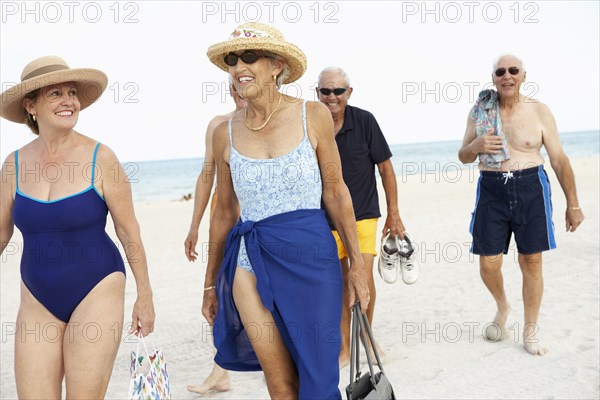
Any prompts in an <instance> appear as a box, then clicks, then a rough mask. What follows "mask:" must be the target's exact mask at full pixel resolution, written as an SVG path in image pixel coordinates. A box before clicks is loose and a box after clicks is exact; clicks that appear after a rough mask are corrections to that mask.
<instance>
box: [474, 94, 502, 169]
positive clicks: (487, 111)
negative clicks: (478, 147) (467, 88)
mask: <svg viewBox="0 0 600 400" xmlns="http://www.w3.org/2000/svg"><path fill="white" fill-rule="evenodd" d="M471 118H472V119H473V120H474V121H475V135H476V137H479V136H483V135H487V133H488V131H489V130H490V129H494V134H495V135H496V136H500V137H501V138H502V149H501V150H500V153H498V154H487V153H479V161H481V162H482V163H483V164H484V165H485V166H486V167H488V168H500V164H501V163H502V161H506V160H510V152H509V151H508V144H507V143H506V136H504V131H503V130H502V120H501V119H500V101H499V99H498V92H496V91H495V90H492V89H486V90H482V91H481V92H479V96H478V97H477V101H476V102H475V105H473V108H472V109H471Z"/></svg>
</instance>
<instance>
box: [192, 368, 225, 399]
mask: <svg viewBox="0 0 600 400" xmlns="http://www.w3.org/2000/svg"><path fill="white" fill-rule="evenodd" d="M187 390H188V392H192V393H198V394H206V393H208V392H210V391H216V392H227V391H229V390H231V382H230V380H229V372H228V371H227V370H225V369H223V368H221V367H219V366H218V365H217V364H215V366H214V367H213V370H212V372H211V373H210V375H209V376H208V377H207V378H206V379H205V380H204V382H202V383H201V384H200V386H191V385H189V386H188V387H187Z"/></svg>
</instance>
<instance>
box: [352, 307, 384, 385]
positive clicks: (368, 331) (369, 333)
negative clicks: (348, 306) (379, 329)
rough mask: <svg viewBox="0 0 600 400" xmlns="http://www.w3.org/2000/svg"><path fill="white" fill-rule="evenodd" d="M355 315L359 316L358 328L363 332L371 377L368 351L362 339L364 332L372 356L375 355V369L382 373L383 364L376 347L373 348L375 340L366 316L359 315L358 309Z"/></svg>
mask: <svg viewBox="0 0 600 400" xmlns="http://www.w3.org/2000/svg"><path fill="white" fill-rule="evenodd" d="M356 313H357V315H358V316H359V320H360V321H361V323H360V325H359V326H360V329H361V331H362V332H363V341H364V343H365V351H366V354H367V360H368V362H369V367H370V370H371V375H372V374H373V369H372V364H371V357H370V356H369V351H368V350H367V347H366V346H367V341H366V338H365V337H364V336H365V335H364V333H365V332H366V336H367V337H368V338H369V342H370V343H371V348H372V349H373V354H375V360H376V361H377V367H379V370H380V371H381V372H383V364H382V363H381V358H380V357H379V353H378V352H377V346H375V338H374V337H373V331H372V330H371V325H369V319H368V318H367V316H366V314H361V312H360V309H359V308H358V307H356ZM365 328H366V329H365Z"/></svg>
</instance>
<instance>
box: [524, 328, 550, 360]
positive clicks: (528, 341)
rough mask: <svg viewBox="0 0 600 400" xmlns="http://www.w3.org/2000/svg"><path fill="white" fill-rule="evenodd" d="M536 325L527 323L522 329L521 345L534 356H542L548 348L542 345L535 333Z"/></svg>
mask: <svg viewBox="0 0 600 400" xmlns="http://www.w3.org/2000/svg"><path fill="white" fill-rule="evenodd" d="M537 329H538V326H537V325H536V324H527V325H525V329H523V347H525V350H527V351H528V352H529V354H533V355H534V356H543V355H545V354H547V353H548V348H546V347H543V346H542V345H541V344H540V343H539V341H538V340H537V338H536V337H535V334H536V333H537Z"/></svg>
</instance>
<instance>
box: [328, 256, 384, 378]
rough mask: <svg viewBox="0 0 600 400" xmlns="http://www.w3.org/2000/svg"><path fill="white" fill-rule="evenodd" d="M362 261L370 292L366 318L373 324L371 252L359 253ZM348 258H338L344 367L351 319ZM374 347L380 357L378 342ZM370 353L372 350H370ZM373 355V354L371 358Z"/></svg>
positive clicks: (373, 282) (342, 364)
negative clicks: (341, 279)
mask: <svg viewBox="0 0 600 400" xmlns="http://www.w3.org/2000/svg"><path fill="white" fill-rule="evenodd" d="M361 255H362V258H363V261H364V263H365V270H366V271H367V284H368V285H369V291H370V293H371V301H370V302H369V307H368V308H367V318H368V319H369V324H370V325H371V326H373V315H374V313H375V302H376V300H377V291H376V289H375V279H373V264H374V260H375V256H374V255H373V254H367V253H361ZM348 262H349V261H348V258H347V257H345V258H343V259H341V260H340V265H341V268H342V276H343V279H344V290H343V293H344V294H343V299H342V323H341V332H342V348H341V350H340V359H339V363H340V368H344V367H345V366H347V365H348V364H349V363H350V322H351V320H352V318H351V315H350V309H349V308H348ZM375 347H376V348H377V352H378V353H379V356H380V357H383V351H382V350H381V348H380V347H379V344H378V343H377V342H375ZM371 354H373V352H372V351H371ZM374 357H375V356H374V355H373V360H374V359H375V358H374Z"/></svg>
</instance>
